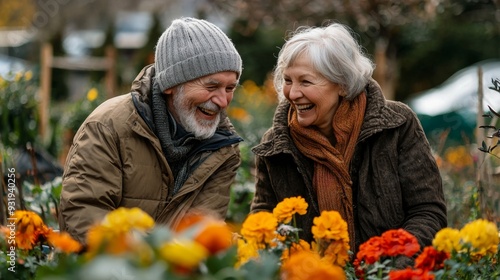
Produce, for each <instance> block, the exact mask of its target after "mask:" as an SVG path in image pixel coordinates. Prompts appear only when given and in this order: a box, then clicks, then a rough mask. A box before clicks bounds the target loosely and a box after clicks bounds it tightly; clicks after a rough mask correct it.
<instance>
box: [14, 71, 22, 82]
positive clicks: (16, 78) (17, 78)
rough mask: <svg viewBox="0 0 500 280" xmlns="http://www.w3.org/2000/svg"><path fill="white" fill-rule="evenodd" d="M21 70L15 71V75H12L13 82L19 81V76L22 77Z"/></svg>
mask: <svg viewBox="0 0 500 280" xmlns="http://www.w3.org/2000/svg"><path fill="white" fill-rule="evenodd" d="M23 76H24V75H23V72H17V73H16V75H15V76H14V82H16V83H17V82H19V81H20V80H21V78H22V77H23Z"/></svg>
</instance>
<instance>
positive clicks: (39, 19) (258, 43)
mask: <svg viewBox="0 0 500 280" xmlns="http://www.w3.org/2000/svg"><path fill="white" fill-rule="evenodd" d="M131 12H140V13H145V14H147V15H149V16H150V17H149V18H148V17H146V18H143V17H141V18H135V17H134V16H132V14H131ZM179 16H195V17H199V18H206V19H208V20H210V21H212V22H214V23H216V24H217V25H219V26H221V28H223V29H224V30H225V31H226V32H227V34H228V35H229V37H230V38H231V39H232V40H233V42H234V43H235V45H236V48H237V49H238V50H239V52H240V54H241V56H242V59H243V64H244V71H243V74H242V77H241V80H240V83H241V86H240V87H239V88H238V90H237V93H236V94H235V98H234V101H233V103H232V105H231V108H230V109H229V115H230V116H231V118H232V119H233V121H234V125H235V127H236V128H237V130H238V132H239V133H240V134H241V136H242V137H243V138H244V139H245V142H243V143H242V146H241V150H242V156H243V163H242V168H240V171H239V173H238V177H237V183H236V184H235V187H234V188H233V194H232V200H231V203H232V204H231V205H230V209H229V219H230V220H232V221H235V222H238V221H241V220H242V219H243V218H244V217H245V216H246V212H247V211H248V207H249V205H248V202H249V201H250V199H251V197H252V193H253V155H252V153H251V151H250V149H251V147H252V146H254V145H256V144H257V143H258V142H259V140H260V137H261V136H262V134H263V133H264V131H265V130H266V129H267V128H269V127H270V126H271V123H272V116H273V113H274V108H275V106H276V102H277V98H276V95H275V92H274V89H273V87H272V82H271V72H272V69H273V67H274V64H275V61H276V57H277V54H278V52H279V49H280V47H281V46H282V45H283V43H284V42H285V39H286V36H287V35H288V34H289V32H290V31H292V30H295V28H296V27H298V26H300V25H322V24H325V23H327V22H333V21H335V22H342V23H346V24H348V25H349V26H351V27H352V29H353V30H354V31H355V32H356V33H357V34H358V37H357V39H358V40H359V41H360V43H361V44H362V45H363V46H364V48H365V49H366V52H367V53H368V54H369V55H370V56H371V58H372V59H373V60H374V61H375V63H376V65H377V68H376V72H375V73H374V78H375V79H376V80H377V81H378V82H379V83H380V85H381V86H382V88H383V90H384V93H385V94H386V97H387V98H388V99H394V100H400V101H404V100H405V99H406V98H408V97H409V96H411V95H413V94H416V93H418V92H420V91H422V90H425V89H429V88H432V87H434V86H436V85H438V84H440V83H441V82H443V81H444V80H445V79H446V78H448V77H449V76H450V75H452V74H453V73H455V72H456V71H458V70H460V69H462V68H464V67H466V66H469V65H471V64H473V63H475V62H478V61H481V60H485V59H491V58H494V59H499V58H500V47H499V46H500V2H499V1H498V0H425V1H421V0H406V1H399V2H398V1H393V0H335V1H332V0H313V1H311V0H272V1H268V0H185V1H174V0H166V1H165V0H163V1H161V0H147V1H133V0H121V1H118V0H107V1H93V0H85V1H76V0H65V1H61V0H47V1H35V0H16V1H14V0H3V1H2V2H1V9H0V33H1V34H0V54H4V55H7V56H10V57H16V58H22V59H23V60H25V61H26V62H27V63H28V64H29V69H30V70H32V75H33V77H32V79H31V80H30V81H27V80H26V79H24V80H23V79H21V80H19V81H18V83H16V82H12V80H7V79H6V78H5V77H4V78H3V80H2V83H5V84H7V83H8V87H4V90H2V92H1V95H0V102H1V103H0V108H1V110H2V111H1V112H0V115H1V116H0V119H1V120H2V121H3V123H2V126H1V127H0V137H1V139H2V143H1V145H0V155H2V157H1V161H0V163H2V166H1V168H0V169H2V174H5V173H6V168H7V167H8V166H14V165H16V164H19V163H18V160H19V157H17V156H16V153H15V152H14V151H16V150H18V149H24V148H25V147H26V145H27V144H29V145H30V146H31V147H33V148H34V149H36V150H40V151H46V152H47V154H48V156H46V157H44V158H45V159H47V160H49V161H52V162H53V163H54V164H56V165H59V166H58V168H59V170H60V168H61V166H62V165H63V164H64V161H65V156H66V152H67V149H68V148H69V145H71V141H72V135H73V133H74V132H75V130H76V129H77V128H78V127H79V124H80V123H81V122H82V121H83V119H84V118H85V116H86V115H88V113H89V112H90V111H91V110H93V108H95V107H96V106H97V105H98V104H99V103H100V102H102V101H103V100H105V99H106V98H109V97H112V96H116V95H120V94H125V93H127V92H128V91H129V89H130V84H131V81H132V80H133V79H134V77H135V75H137V73H138V72H139V71H140V69H141V68H142V67H144V66H145V65H146V64H149V63H152V62H153V59H154V46H155V44H156V41H157V39H158V37H159V36H160V34H161V33H162V32H163V30H164V29H165V28H166V27H167V26H168V25H169V24H170V21H171V20H172V19H173V18H176V17H179ZM118 22H122V24H118ZM123 22H124V23H125V24H123ZM131 23H141V24H143V25H144V26H145V27H144V28H145V29H144V28H143V29H144V30H145V31H144V33H143V34H142V36H143V37H129V39H128V40H129V41H128V42H129V43H137V42H139V41H141V40H142V41H141V42H142V43H141V44H138V45H136V46H134V47H130V46H128V47H123V46H120V45H119V44H120V42H122V41H120V40H119V37H118V35H117V34H118V32H120V30H121V31H127V32H132V31H134V28H136V27H133V26H131ZM123 26H125V27H123ZM89 30H90V31H92V30H93V31H96V30H97V31H99V32H97V33H96V32H94V33H92V32H87V31H89ZM83 31H85V32H86V33H84V32H83ZM3 32H5V33H3ZM96 34H97V35H96ZM128 34H132V33H128ZM134 34H135V33H134ZM72 35H73V37H71V36H72ZM92 36H93V37H92ZM96 36H97V37H98V39H99V40H94V39H95V38H96ZM79 37H80V40H81V41H87V43H88V44H89V45H86V47H85V48H83V47H82V46H80V45H78V44H76V43H73V44H70V43H71V42H74V41H71V40H70V39H71V38H73V39H72V40H75V39H74V38H79ZM120 38H122V37H120ZM141 38H142V39H141ZM81 41H78V42H81ZM95 41H98V42H99V44H93V45H91V43H92V42H95ZM46 43H50V44H51V46H52V47H53V54H54V56H56V57H62V56H66V57H71V56H72V58H75V59H76V58H82V57H83V58H84V59H85V58H89V57H103V56H105V55H106V48H107V47H109V46H111V47H114V48H115V49H116V57H115V68H114V71H115V76H114V78H113V82H114V83H116V86H115V87H114V90H113V91H112V92H110V91H109V90H108V89H109V87H108V86H107V85H106V81H105V76H106V73H105V71H102V70H97V69H96V70H93V71H82V70H75V69H73V70H65V69H60V68H53V69H52V70H51V74H52V79H51V84H50V90H51V100H50V123H49V128H50V129H49V130H48V135H44V136H43V137H41V136H40V135H37V134H36V132H37V131H38V129H39V127H38V126H37V125H36V124H37V123H36V122H37V110H38V108H37V107H36V106H34V105H35V104H37V102H39V100H37V98H39V95H37V94H36V93H37V89H38V87H39V86H40V85H39V81H40V74H41V72H40V60H41V54H40V53H41V52H40V49H41V46H42V45H43V44H46ZM80 49H81V52H80V53H78V54H75V53H73V52H75V51H76V50H80ZM21 73H23V75H26V73H27V72H26V71H24V72H21ZM0 74H3V73H1V72H0ZM14 75H15V73H14ZM12 88H15V90H11V89H12ZM92 90H95V91H96V92H97V93H98V94H97V96H98V97H97V98H95V99H93V100H90V99H89V98H88V95H89V92H91V91H92ZM499 94H500V93H499ZM7 99H9V100H17V101H15V103H16V104H15V105H13V106H15V107H16V108H17V109H16V110H13V109H12V108H11V107H9V106H12V105H9V104H11V103H9V102H7V101H5V100H7ZM443 102H446V100H443ZM18 109H20V110H21V111H19V110H18ZM21 117H22V118H24V119H25V120H22V121H21ZM5 120H7V122H6V121H5ZM14 123H18V124H19V123H21V124H23V125H21V126H19V125H17V126H16V125H15V124H14ZM13 135H14V136H13ZM446 137H447V136H446V134H443V135H442V137H441V138H439V139H441V140H442V141H435V142H432V145H433V148H434V150H435V153H436V158H437V159H438V162H439V163H440V167H441V172H442V176H443V181H444V185H445V191H446V194H447V199H448V204H449V214H450V216H449V221H450V224H452V225H453V226H456V227H459V226H460V225H458V224H459V223H463V222H465V219H464V218H463V217H476V216H478V215H489V216H490V217H496V219H497V221H498V213H499V211H500V206H498V205H496V204H495V203H493V202H491V201H493V199H497V198H498V193H499V192H500V191H499V190H498V189H499V185H498V182H497V181H496V180H497V179H496V178H495V177H496V176H497V175H495V174H496V173H495V166H496V165H498V163H496V162H495V160H497V161H498V159H491V157H486V158H485V157H484V155H483V156H482V155H480V154H478V149H477V145H476V142H477V139H474V136H473V135H469V136H467V137H464V139H463V142H462V143H459V144H458V145H456V146H453V147H449V146H447V145H446V144H445V143H446ZM33 158H35V157H34V156H32V159H33ZM485 162H488V164H486V163H485ZM486 166H489V167H488V168H490V171H488V172H489V173H488V174H487V176H488V178H490V179H488V183H487V184H489V185H487V187H488V188H487V189H486V188H485V187H484V186H486V185H485V184H486V183H485V184H482V183H481V182H482V181H481V180H484V179H485V178H486V177H487V176H486V175H484V173H483V171H481V168H483V169H484V168H485V167H486ZM52 170H54V168H53V169H52ZM40 172H42V171H40ZM25 174H30V173H25ZM20 176H21V175H20ZM22 176H28V175H22ZM29 176H33V175H29ZM32 181H33V180H32ZM49 182H50V180H49ZM32 183H33V182H31V183H30V184H32ZM44 183H47V182H45V181H42V182H38V183H35V184H34V185H29V189H27V190H26V192H27V193H29V192H31V193H33V191H32V190H33V188H39V187H40V186H41V185H43V184H44ZM57 184H58V183H57V182H56V183H55V185H57ZM52 188H55V189H57V186H55V187H52V185H51V187H50V188H49V187H46V188H45V189H52ZM45 189H44V190H45ZM30 190H31V191H30ZM38 191H40V190H38ZM488 191H489V193H488ZM492 192H493V194H492ZM34 193H35V194H36V193H37V190H35V192H34ZM487 193H488V195H489V196H486V194H487ZM44 197H46V198H47V200H49V198H50V199H52V200H53V198H51V196H50V195H45V196H44ZM485 197H487V198H489V200H490V202H491V203H490V202H488V201H485V200H486V199H485ZM33 201H34V200H33ZM497 201H500V199H498V200H497ZM49 202H50V201H49ZM38 204H41V205H50V207H54V205H56V204H55V203H54V202H50V203H49V204H47V202H39V203H38ZM497 204H498V203H497ZM50 207H49V208H50ZM53 210H54V209H52V210H50V209H45V210H44V211H46V212H53Z"/></svg>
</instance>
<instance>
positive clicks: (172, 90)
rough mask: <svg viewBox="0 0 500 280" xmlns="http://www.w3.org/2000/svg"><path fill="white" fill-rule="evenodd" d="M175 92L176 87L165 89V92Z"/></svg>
mask: <svg viewBox="0 0 500 280" xmlns="http://www.w3.org/2000/svg"><path fill="white" fill-rule="evenodd" d="M173 92H174V88H167V89H166V90H164V91H163V93H165V94H172V93H173Z"/></svg>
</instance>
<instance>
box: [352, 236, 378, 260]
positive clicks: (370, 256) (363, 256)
mask: <svg viewBox="0 0 500 280" xmlns="http://www.w3.org/2000/svg"><path fill="white" fill-rule="evenodd" d="M382 241H383V240H382V238H381V237H380V236H374V237H372V238H370V239H368V241H366V242H365V243H363V244H361V245H360V246H359V251H358V253H357V254H356V263H358V264H360V263H361V262H362V261H365V263H367V264H373V263H375V262H376V261H378V260H379V259H380V257H381V256H382V254H383V253H384V251H383V249H382Z"/></svg>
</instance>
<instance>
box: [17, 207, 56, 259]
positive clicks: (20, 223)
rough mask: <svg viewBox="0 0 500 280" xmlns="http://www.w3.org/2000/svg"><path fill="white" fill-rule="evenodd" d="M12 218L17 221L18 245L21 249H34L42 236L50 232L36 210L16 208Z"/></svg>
mask: <svg viewBox="0 0 500 280" xmlns="http://www.w3.org/2000/svg"><path fill="white" fill-rule="evenodd" d="M11 218H12V219H14V220H15V223H16V245H17V247H18V248H20V249H26V250H30V249H32V248H33V245H35V244H36V243H37V242H38V239H39V238H40V237H45V236H46V235H47V234H48V233H49V230H48V228H47V226H46V225H45V223H44V222H43V220H42V218H40V216H38V214H36V213H34V212H31V211H24V210H16V211H15V212H14V215H12V216H11Z"/></svg>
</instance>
